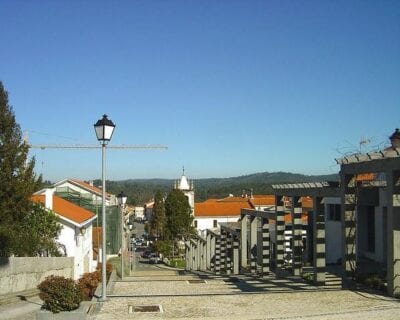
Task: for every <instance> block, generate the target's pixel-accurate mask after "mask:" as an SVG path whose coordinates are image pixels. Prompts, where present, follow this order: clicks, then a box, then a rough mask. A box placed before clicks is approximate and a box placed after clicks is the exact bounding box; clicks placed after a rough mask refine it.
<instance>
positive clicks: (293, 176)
mask: <svg viewBox="0 0 400 320" xmlns="http://www.w3.org/2000/svg"><path fill="white" fill-rule="evenodd" d="M177 178H179V177H177ZM189 178H190V177H189ZM338 179H339V176H338V175H337V174H328V175H304V174H299V173H291V172H259V173H253V174H248V175H243V176H238V177H229V178H204V179H193V181H194V189H195V200H196V201H197V202H198V201H204V200H206V199H208V198H222V197H226V196H228V195H229V194H234V195H241V194H242V193H243V192H244V193H247V194H250V192H251V190H252V191H253V193H254V194H269V193H271V192H272V188H271V185H272V184H275V183H295V182H316V181H338ZM175 180H176V179H127V180H119V181H111V180H110V181H107V187H106V188H107V191H109V192H111V193H114V194H118V193H119V192H120V191H124V193H125V194H127V196H128V202H129V203H131V204H135V205H143V204H144V203H145V202H147V201H149V200H150V199H151V198H152V197H153V195H154V193H155V191H157V190H160V191H161V192H165V193H168V192H169V191H170V190H171V189H172V188H173V186H174V181H175ZM95 184H96V185H100V184H101V182H100V180H96V181H95Z"/></svg>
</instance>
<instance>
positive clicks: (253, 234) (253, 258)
mask: <svg viewBox="0 0 400 320" xmlns="http://www.w3.org/2000/svg"><path fill="white" fill-rule="evenodd" d="M257 227H258V218H257V217H252V220H251V222H250V271H251V273H256V272H257Z"/></svg>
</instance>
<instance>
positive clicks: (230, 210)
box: [194, 201, 253, 217]
mask: <svg viewBox="0 0 400 320" xmlns="http://www.w3.org/2000/svg"><path fill="white" fill-rule="evenodd" d="M252 208H253V207H252V205H251V204H250V203H249V202H248V201H246V202H242V201H233V202H224V201H205V202H199V203H195V204H194V216H195V217H221V216H223V217H230V216H240V211H241V209H252Z"/></svg>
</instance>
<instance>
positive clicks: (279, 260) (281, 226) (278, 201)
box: [275, 196, 285, 272]
mask: <svg viewBox="0 0 400 320" xmlns="http://www.w3.org/2000/svg"><path fill="white" fill-rule="evenodd" d="M275 212H276V225H275V227H276V229H275V230H276V259H275V261H276V268H277V271H278V272H279V269H282V268H283V265H284V254H285V212H284V207H283V197H282V196H275Z"/></svg>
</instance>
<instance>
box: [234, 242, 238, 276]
mask: <svg viewBox="0 0 400 320" xmlns="http://www.w3.org/2000/svg"><path fill="white" fill-rule="evenodd" d="M233 274H239V239H238V237H236V236H235V237H234V238H233Z"/></svg>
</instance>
